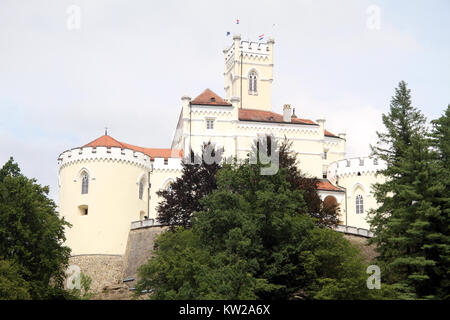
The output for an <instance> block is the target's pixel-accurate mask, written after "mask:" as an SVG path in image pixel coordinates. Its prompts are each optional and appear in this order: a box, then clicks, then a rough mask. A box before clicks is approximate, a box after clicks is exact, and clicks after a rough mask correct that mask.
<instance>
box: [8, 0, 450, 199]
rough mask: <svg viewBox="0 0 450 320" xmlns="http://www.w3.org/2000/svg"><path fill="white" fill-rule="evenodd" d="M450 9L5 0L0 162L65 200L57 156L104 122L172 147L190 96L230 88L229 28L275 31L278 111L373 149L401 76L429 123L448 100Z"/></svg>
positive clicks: (449, 4) (436, 5)
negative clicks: (226, 64)
mask: <svg viewBox="0 0 450 320" xmlns="http://www.w3.org/2000/svg"><path fill="white" fill-rule="evenodd" d="M78 9H79V10H80V15H79V17H80V19H79V20H78V19H77V17H78V15H77V13H78ZM377 12H379V15H377ZM449 15H450V1H448V0H442V1H438V0H435V1H433V0H431V1H406V0H403V1H401V0H397V1H364V0H360V1H350V0H348V1H317V0H314V1H263V0H258V1H242V0H241V1H212V0H209V1H168V0H165V1H137V0H132V1H131V0H128V1H125V0H120V1H113V0H108V1H100V0H85V1H77V0H71V1H64V0H58V1H56V0H54V1H44V0H35V1H19V0H0V166H2V165H3V164H4V163H5V162H6V161H7V160H8V158H9V157H10V156H13V157H14V158H15V160H16V161H17V162H18V163H19V165H20V167H21V169H22V171H23V172H24V174H26V175H27V176H29V177H35V178H37V179H38V181H39V182H40V183H41V184H44V185H50V189H51V196H52V197H53V198H54V199H57V171H58V166H57V157H58V155H59V154H60V153H61V152H62V151H64V150H66V149H70V148H74V147H78V146H81V145H83V144H86V143H88V142H90V141H91V140H93V139H95V138H97V137H99V136H101V135H102V134H103V132H104V127H105V126H107V127H108V128H109V134H110V135H111V136H113V137H114V138H116V139H118V140H120V141H124V142H127V143H131V144H135V145H140V146H145V147H161V148H169V147H170V142H171V139H172V135H173V132H174V130H175V127H176V123H177V120H178V116H179V112H180V107H181V100H180V98H181V96H182V95H185V94H187V95H189V96H191V97H193V98H194V97H195V96H197V95H198V94H200V93H201V92H202V91H203V90H204V89H205V88H210V89H212V90H213V91H215V92H216V93H218V94H219V95H221V96H224V95H225V94H224V90H223V53H222V50H223V49H224V48H225V46H227V45H229V44H231V42H232V36H229V37H227V36H226V33H227V31H229V32H231V34H233V33H240V34H241V35H242V37H243V38H244V39H247V38H248V39H251V40H255V41H256V40H257V37H258V35H259V34H264V36H265V39H264V40H267V38H268V37H269V36H271V37H273V38H274V39H275V49H274V56H275V64H274V81H273V88H272V109H273V111H275V112H279V113H281V110H282V107H281V106H282V105H283V104H285V103H290V104H291V105H292V106H293V107H295V109H296V114H297V116H298V117H302V118H308V119H312V120H316V119H318V118H322V117H324V118H325V119H326V120H327V121H326V124H325V126H326V128H327V129H328V130H330V131H331V132H333V133H339V132H343V131H345V132H346V133H347V155H348V156H366V155H368V154H369V143H373V142H375V131H376V130H379V129H382V125H381V114H382V113H383V112H386V111H387V110H388V108H389V102H390V99H391V96H392V95H393V93H394V88H395V87H396V86H397V84H398V82H399V81H400V80H405V81H407V82H408V84H409V87H410V88H411V90H412V96H413V103H414V105H415V106H417V107H419V108H420V109H421V110H422V111H423V113H424V114H425V115H426V116H427V118H428V119H429V120H430V119H433V118H436V117H439V116H440V114H442V112H443V110H444V108H445V107H446V106H447V104H448V103H450V19H449ZM377 16H379V17H380V19H377ZM236 19H239V20H240V23H239V25H237V24H236ZM78 21H79V22H80V24H77V22H78Z"/></svg>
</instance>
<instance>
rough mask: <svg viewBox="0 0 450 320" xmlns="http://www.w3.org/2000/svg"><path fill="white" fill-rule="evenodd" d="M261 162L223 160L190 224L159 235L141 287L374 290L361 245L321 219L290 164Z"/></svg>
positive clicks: (254, 293) (274, 295) (309, 295)
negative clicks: (272, 169)
mask: <svg viewBox="0 0 450 320" xmlns="http://www.w3.org/2000/svg"><path fill="white" fill-rule="evenodd" d="M260 169H261V165H260V164H250V163H249V162H248V161H247V162H245V163H243V164H240V165H236V164H235V165H224V167H223V168H222V169H220V170H219V171H218V172H217V175H216V179H217V180H216V181H217V189H216V190H214V191H213V192H212V193H210V194H208V195H206V196H204V197H203V198H202V199H201V200H200V203H201V205H202V209H201V210H200V211H196V212H194V213H193V216H192V228H190V229H184V228H175V229H174V232H167V233H164V234H162V235H161V236H160V237H159V238H158V239H157V245H156V246H155V256H154V257H153V258H152V259H150V260H149V261H148V262H147V263H146V264H145V265H143V266H142V267H141V268H140V269H139V278H140V280H139V282H138V284H137V289H138V290H137V291H138V292H141V290H149V289H151V290H153V294H152V295H151V298H153V299H299V298H300V299H314V298H323V299H328V298H360V299H364V298H373V297H376V296H377V294H379V292H375V291H376V290H369V289H367V287H366V279H367V275H366V274H365V265H364V263H363V260H362V258H361V256H360V255H359V253H358V251H357V249H356V248H354V247H352V245H351V244H350V243H349V242H348V241H347V240H346V239H345V238H344V237H343V235H342V234H340V233H337V232H335V231H333V230H330V229H328V228H319V227H317V226H316V225H315V222H314V220H313V219H312V218H311V217H309V216H308V215H307V214H306V213H307V205H306V203H305V201H304V199H303V194H302V192H301V191H300V190H293V189H292V188H291V185H290V183H289V182H288V180H287V170H286V169H285V168H280V170H278V172H277V173H276V174H274V175H261V174H260V172H261V171H260ZM342 283H345V284H346V286H342V285H341V284H342Z"/></svg>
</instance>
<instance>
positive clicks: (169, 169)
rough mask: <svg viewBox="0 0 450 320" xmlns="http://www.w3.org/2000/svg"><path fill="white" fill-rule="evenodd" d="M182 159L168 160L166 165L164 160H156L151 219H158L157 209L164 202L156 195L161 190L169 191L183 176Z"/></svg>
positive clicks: (154, 164)
mask: <svg viewBox="0 0 450 320" xmlns="http://www.w3.org/2000/svg"><path fill="white" fill-rule="evenodd" d="M181 169H182V167H181V161H180V159H168V163H167V164H166V165H165V164H164V159H162V158H158V159H155V162H154V163H153V170H152V172H151V174H150V184H151V188H150V213H149V215H148V218H149V219H156V217H157V216H158V212H157V211H156V208H157V207H158V204H159V202H160V201H161V200H162V198H161V197H160V196H158V195H157V194H156V193H157V192H158V191H160V190H163V189H167V188H168V187H169V185H170V184H171V183H172V182H174V181H175V180H176V179H177V178H178V177H180V176H181V174H182V172H181Z"/></svg>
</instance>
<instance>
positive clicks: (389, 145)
mask: <svg viewBox="0 0 450 320" xmlns="http://www.w3.org/2000/svg"><path fill="white" fill-rule="evenodd" d="M383 123H384V125H385V127H386V130H387V132H385V133H379V132H377V135H378V138H379V141H378V144H377V145H376V146H372V153H373V155H374V156H375V157H376V158H379V159H381V160H384V161H385V162H386V164H387V167H386V169H385V170H382V171H381V174H383V175H384V176H385V177H386V182H384V183H381V184H375V185H374V195H375V198H376V200H377V202H378V203H379V204H380V207H379V208H378V209H376V210H373V211H372V212H371V215H370V223H371V227H372V229H373V232H374V237H373V238H372V239H371V243H375V244H376V245H377V251H378V252H379V256H378V258H377V261H378V263H379V264H380V265H381V266H382V270H383V274H382V279H384V280H385V281H387V282H391V283H394V284H396V286H397V288H398V289H399V292H400V293H401V297H403V298H432V297H436V294H437V293H436V290H435V288H434V285H435V274H434V271H433V270H434V268H435V266H436V264H438V263H439V260H440V258H439V257H436V256H435V255H434V254H432V253H431V248H434V245H435V240H436V239H435V237H436V228H439V227H438V226H437V225H436V221H438V220H440V216H441V211H440V207H439V205H438V203H437V202H438V199H439V198H440V197H441V195H442V192H443V186H442V184H440V183H439V180H438V178H439V169H438V167H437V166H436V163H435V161H434V159H435V153H434V152H433V151H432V150H431V149H430V142H429V139H427V137H426V128H425V118H424V116H423V115H422V114H421V113H420V111H419V110H417V109H416V108H414V107H413V106H412V104H411V95H410V90H409V89H408V88H407V85H406V83H405V82H404V81H401V82H400V83H399V87H398V88H397V89H396V92H395V95H394V97H393V98H392V101H391V105H390V112H389V113H388V114H387V115H383ZM430 246H431V247H430Z"/></svg>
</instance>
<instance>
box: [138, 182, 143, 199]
mask: <svg viewBox="0 0 450 320" xmlns="http://www.w3.org/2000/svg"><path fill="white" fill-rule="evenodd" d="M143 197H144V179H142V180H141V182H139V199H141V200H142V198H143Z"/></svg>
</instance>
